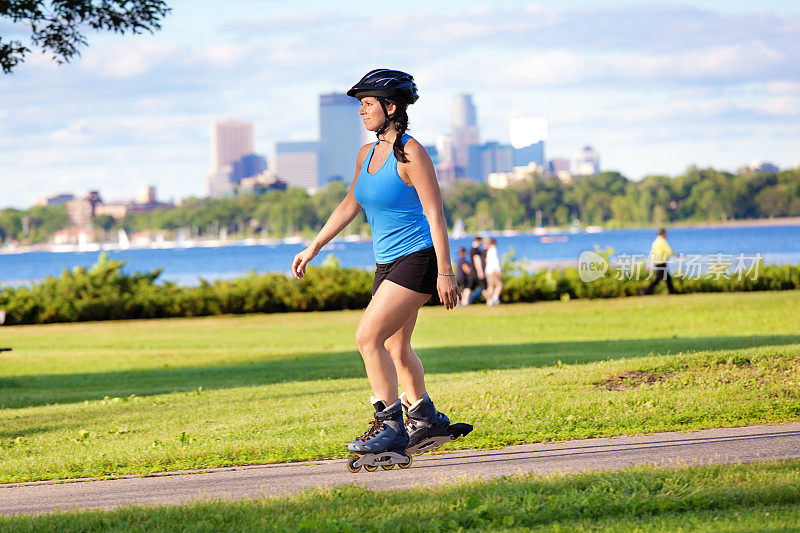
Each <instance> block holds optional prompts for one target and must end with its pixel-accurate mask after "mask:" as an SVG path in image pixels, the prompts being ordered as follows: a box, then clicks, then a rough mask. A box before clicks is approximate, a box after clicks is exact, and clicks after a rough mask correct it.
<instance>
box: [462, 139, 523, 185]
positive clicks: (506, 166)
mask: <svg viewBox="0 0 800 533" xmlns="http://www.w3.org/2000/svg"><path fill="white" fill-rule="evenodd" d="M513 167H514V149H513V148H512V147H511V146H510V145H507V144H500V143H497V142H487V143H484V144H482V145H478V144H473V145H471V146H470V147H469V160H468V164H467V172H466V177H468V178H469V179H472V180H475V181H479V182H482V183H484V182H486V180H487V178H488V176H489V174H494V173H497V172H511V169H512V168H513Z"/></svg>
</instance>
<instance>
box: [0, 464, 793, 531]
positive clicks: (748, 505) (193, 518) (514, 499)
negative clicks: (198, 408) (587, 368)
mask: <svg viewBox="0 0 800 533" xmlns="http://www.w3.org/2000/svg"><path fill="white" fill-rule="evenodd" d="M798 486H800V461H797V460H795V461H780V462H778V461H776V462H766V463H752V464H744V465H729V466H722V465H715V466H695V467H689V468H678V469H663V468H653V467H633V468H628V469H626V470H623V471H619V472H591V473H584V474H578V475H567V476H561V475H550V476H536V475H524V476H511V477H506V478H503V479H499V480H493V481H464V482H461V483H456V484H451V485H448V486H443V487H435V488H412V489H408V490H400V491H392V492H380V491H370V490H367V489H365V488H362V487H359V486H356V485H349V486H344V487H339V488H335V489H314V490H309V491H305V492H303V493H301V494H299V495H294V496H288V497H274V498H261V499H256V500H240V501H235V502H231V501H224V500H215V501H211V502H202V503H193V504H189V505H183V506H165V507H133V506H128V507H123V508H119V509H117V510H114V511H86V512H67V513H54V514H49V515H43V516H27V517H13V518H2V517H0V531H15V532H18V531H19V532H24V531H113V530H125V531H264V530H286V531H409V532H411V531H426V532H427V531H447V530H459V529H493V530H494V529H506V530H534V531H539V530H541V531H624V532H628V531H670V532H674V531H726V530H727V531H778V530H780V531H792V530H794V531H797V530H798V529H799V528H800V491H798V490H797V487H798Z"/></svg>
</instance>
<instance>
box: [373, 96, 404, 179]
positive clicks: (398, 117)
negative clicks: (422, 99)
mask: <svg viewBox="0 0 800 533" xmlns="http://www.w3.org/2000/svg"><path fill="white" fill-rule="evenodd" d="M378 101H379V102H380V104H381V107H382V108H383V114H384V116H385V117H386V120H385V121H384V123H383V126H381V127H380V129H379V130H378V131H376V132H375V134H376V135H377V136H378V138H379V139H380V136H381V135H382V134H383V133H384V132H385V131H386V130H387V129H389V124H390V123H392V122H394V127H395V129H396V130H397V137H395V139H394V146H393V148H394V157H395V158H396V159H397V160H398V161H400V162H401V163H408V158H407V157H406V153H405V150H404V148H403V135H405V133H406V130H407V129H408V113H406V109H407V108H408V106H407V105H406V104H398V103H397V102H392V103H393V104H394V105H395V108H396V109H395V112H394V115H392V116H391V117H390V116H389V113H387V112H386V104H385V100H384V99H383V98H379V99H378Z"/></svg>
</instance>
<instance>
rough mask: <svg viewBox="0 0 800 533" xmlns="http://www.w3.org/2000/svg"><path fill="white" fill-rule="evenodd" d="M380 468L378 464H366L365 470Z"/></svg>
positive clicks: (372, 470) (371, 470)
mask: <svg viewBox="0 0 800 533" xmlns="http://www.w3.org/2000/svg"><path fill="white" fill-rule="evenodd" d="M377 469H378V466H377V465H364V470H366V471H367V472H374V471H376V470H377Z"/></svg>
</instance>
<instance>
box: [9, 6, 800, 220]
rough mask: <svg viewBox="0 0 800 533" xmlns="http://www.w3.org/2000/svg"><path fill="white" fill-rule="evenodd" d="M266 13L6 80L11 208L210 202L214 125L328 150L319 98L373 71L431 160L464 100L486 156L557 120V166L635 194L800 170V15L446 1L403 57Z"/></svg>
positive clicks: (358, 20)
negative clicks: (593, 166) (593, 162)
mask: <svg viewBox="0 0 800 533" xmlns="http://www.w3.org/2000/svg"><path fill="white" fill-rule="evenodd" d="M261 6H262V4H260V3H257V2H252V1H237V2H232V3H230V7H229V8H226V13H225V14H224V15H220V14H219V13H217V12H215V11H214V4H212V3H209V2H202V1H200V2H192V3H191V7H190V3H188V2H187V1H185V0H180V1H176V2H173V3H171V7H173V10H174V11H173V13H172V14H171V15H170V16H168V17H167V19H166V20H165V24H164V29H163V30H162V31H161V32H158V33H156V34H155V35H152V36H149V35H145V36H123V37H121V36H115V35H104V34H93V33H90V34H89V35H88V36H87V37H88V40H89V47H88V48H85V49H83V50H82V51H83V56H82V57H81V58H79V59H77V60H75V61H74V62H73V63H71V64H67V65H63V66H57V65H54V64H53V63H52V62H51V61H50V60H49V59H48V58H47V57H44V56H41V55H38V54H35V55H33V56H31V58H30V59H29V61H28V62H26V64H24V65H22V66H21V67H20V68H19V69H18V71H17V72H16V73H15V74H13V75H11V76H4V77H2V78H0V185H2V186H3V190H4V194H3V195H0V208H2V207H9V206H13V207H27V206H30V205H33V203H34V202H35V198H36V197H37V196H40V195H41V194H42V192H45V191H46V192H47V193H48V194H56V193H58V192H62V191H64V192H67V191H74V192H77V193H81V192H82V191H85V190H89V189H101V190H104V191H109V192H108V193H107V195H108V196H109V197H112V198H116V197H121V198H124V197H131V196H134V195H135V191H136V189H137V188H138V187H140V186H142V185H144V184H147V183H153V184H155V185H156V186H158V189H159V191H163V193H162V194H163V196H164V197H165V198H175V199H179V198H183V197H187V196H192V195H194V196H201V195H203V194H204V176H206V175H207V173H208V145H209V137H208V135H209V133H208V124H209V123H211V122H213V121H222V120H225V119H227V118H237V117H238V118H243V119H246V120H250V121H252V122H254V123H255V124H256V130H257V131H256V133H255V138H254V151H255V152H256V153H262V154H265V155H269V154H271V153H272V152H273V146H274V143H275V142H277V141H301V140H304V139H314V138H319V131H318V128H317V114H318V106H317V105H316V102H317V98H318V95H319V94H322V93H328V92H331V91H336V92H341V91H344V90H346V89H347V88H349V86H350V85H352V83H353V82H354V81H355V80H357V79H358V78H359V77H360V76H361V75H363V73H364V72H366V71H367V70H370V69H371V68H374V67H375V66H390V67H394V68H402V69H404V70H407V71H409V72H411V73H412V74H414V75H415V78H416V79H417V81H418V84H419V86H420V95H421V97H420V101H419V102H418V103H417V104H415V105H414V106H412V107H411V108H410V113H409V114H410V117H411V130H410V133H411V134H412V135H414V136H415V137H416V138H418V139H419V140H420V142H422V143H423V144H425V145H433V144H435V143H436V137H437V135H438V134H440V133H443V132H446V131H448V123H449V122H450V111H451V109H450V107H451V106H450V104H451V100H452V98H453V96H455V95H456V94H460V93H469V94H471V95H472V96H473V101H474V103H475V105H476V107H477V109H478V116H477V122H478V124H479V125H480V126H481V140H482V142H483V141H487V140H489V141H498V142H500V143H508V142H509V140H510V139H509V133H508V121H509V120H511V119H513V118H522V117H546V118H547V119H548V121H549V129H550V132H549V134H550V135H549V140H548V148H547V156H548V159H550V158H564V157H566V158H570V159H572V158H574V156H575V154H576V152H577V151H579V150H580V149H581V148H582V147H583V146H585V145H587V144H588V145H591V146H592V147H593V148H594V149H595V150H597V151H598V152H599V153H600V154H601V156H602V162H603V168H604V169H609V170H612V169H613V170H619V171H620V172H622V173H623V174H625V175H626V176H627V177H629V178H631V179H640V178H641V177H643V175H645V174H649V173H652V174H667V175H675V174H678V173H680V172H682V171H683V170H684V169H685V168H686V167H687V166H688V165H690V164H697V165H700V166H714V167H715V168H719V169H723V170H731V171H734V170H736V168H738V167H740V166H744V165H746V164H748V163H749V162H751V161H752V160H754V159H766V160H769V161H772V162H774V163H776V164H778V166H780V167H781V168H785V167H794V166H797V165H798V164H800V159H799V156H798V152H799V151H798V150H797V149H796V147H797V144H798V140H800V128H799V127H798V125H797V124H798V123H800V121H798V118H800V69H799V68H798V65H800V47H798V46H797V44H796V42H797V35H798V34H800V17H799V16H798V11H799V10H800V7H798V6H797V5H796V4H792V3H791V2H766V3H759V4H758V7H753V6H755V4H754V5H753V6H744V7H742V6H741V5H737V6H733V5H728V4H725V3H723V2H720V1H710V0H709V1H704V2H695V3H693V5H688V4H686V3H683V4H670V5H664V4H646V5H643V4H640V3H635V2H621V3H617V4H616V5H613V6H609V5H606V4H604V3H601V2H591V1H588V0H587V1H568V2H562V3H559V7H558V8H553V7H551V5H550V4H537V5H532V4H529V3H526V2H517V1H513V0H511V1H509V2H508V3H507V4H505V5H504V7H503V8H493V7H489V6H488V5H486V4H482V3H481V2H461V3H456V2H452V1H444V2H441V3H437V5H436V6H430V7H428V8H427V10H424V11H423V10H419V9H416V8H413V7H408V6H402V7H398V8H397V9H398V13H397V17H396V21H395V25H396V27H397V30H398V35H400V36H401V38H400V42H401V43H402V44H401V45H398V43H389V42H385V43H384V42H381V41H380V39H377V40H376V38H375V36H374V35H371V34H369V32H368V31H367V32H366V33H362V31H361V30H362V29H363V28H367V29H369V28H370V27H375V26H374V25H375V24H376V21H377V19H376V18H375V17H376V16H377V15H375V14H368V13H367V14H365V13H364V12H363V10H359V9H357V7H356V6H355V4H347V3H345V4H344V5H343V6H342V8H341V9H340V10H339V11H336V12H334V11H331V10H330V7H327V6H328V5H327V4H323V3H319V2H310V3H309V4H308V5H307V6H305V9H306V10H305V11H302V12H301V11H296V10H295V9H293V8H292V7H291V6H288V5H280V4H273V3H271V4H270V5H269V9H268V10H267V9H263V10H262V9H261ZM461 6H463V8H462V7H461ZM9 31H10V29H9V27H8V25H3V24H2V23H0V35H3V36H4V37H5V36H6V35H9V33H8V32H9ZM198 32H202V33H203V34H204V36H205V38H204V39H203V40H202V42H200V41H198V40H197V39H196V35H197V33H198ZM10 36H13V32H12V33H11V34H10ZM578 37H580V38H578ZM354 158H355V154H353V159H354ZM112 191H113V192H112Z"/></svg>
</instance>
